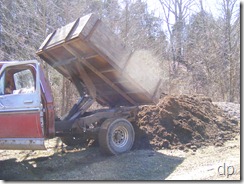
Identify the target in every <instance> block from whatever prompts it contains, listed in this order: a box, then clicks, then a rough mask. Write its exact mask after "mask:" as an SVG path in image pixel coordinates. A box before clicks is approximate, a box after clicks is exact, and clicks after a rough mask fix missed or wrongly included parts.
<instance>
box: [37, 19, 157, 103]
mask: <svg viewBox="0 0 244 184" xmlns="http://www.w3.org/2000/svg"><path fill="white" fill-rule="evenodd" d="M37 54H38V55H39V56H40V57H41V58H42V59H43V60H44V61H46V62H47V63H49V64H50V65H51V66H52V67H53V68H55V69H56V70H58V71H59V72H60V73H61V74H63V75H64V76H65V77H66V78H68V79H70V80H71V81H73V82H74V83H75V85H76V86H77V87H78V89H79V88H80V89H81V87H80V86H79V85H80V84H79V83H80V81H81V82H82V83H83V84H84V86H85V87H86V88H87V89H88V93H89V94H90V95H91V96H92V97H93V98H95V99H96V101H97V102H98V103H100V104H102V105H109V106H110V107H114V106H133V105H142V104H153V103H156V102H157V101H158V99H159V92H158V91H159V86H160V83H161V82H160V78H159V77H158V76H157V75H156V74H155V73H154V72H153V71H151V72H150V71H149V70H151V67H148V65H144V64H143V63H144V62H147V63H150V61H143V59H142V60H141V59H140V57H138V55H140V53H137V52H135V53H134V52H132V51H131V49H130V48H129V47H127V46H126V45H124V43H123V42H122V41H121V40H120V39H119V38H118V36H117V35H115V34H114V33H113V32H112V31H111V30H110V29H109V28H108V27H106V25H105V24H104V23H103V22H102V21H101V20H100V19H99V18H98V17H97V16H96V15H94V14H89V15H86V16H84V17H82V18H78V19H77V20H76V21H74V22H72V23H70V24H67V25H66V26H64V27H61V28H59V29H57V30H56V31H54V32H53V33H51V34H50V35H48V36H47V38H46V39H45V41H44V42H43V43H42V45H41V47H40V48H39V50H38V51H37ZM77 79H78V80H77ZM77 81H78V82H77Z"/></svg>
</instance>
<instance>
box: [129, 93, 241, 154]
mask: <svg viewBox="0 0 244 184" xmlns="http://www.w3.org/2000/svg"><path fill="white" fill-rule="evenodd" d="M134 125H135V127H134V128H135V132H136V140H135V144H134V148H135V149H148V148H152V149H156V150H157V149H175V148H177V149H182V150H187V149H193V150H194V149H195V150H196V149H197V148H199V147H201V146H207V145H215V146H222V145H223V143H224V142H225V141H226V140H229V139H231V138H232V137H233V136H234V135H236V133H237V132H239V130H240V128H239V126H238V121H236V120H234V119H230V118H227V117H226V116H225V114H224V113H223V111H222V110H221V109H220V108H218V107H217V106H216V105H214V104H213V103H212V101H211V99H210V98H207V97H204V96H187V95H181V96H170V95H168V96H165V97H163V98H161V99H160V100H159V103H158V104H157V105H148V106H141V107H140V108H139V112H138V114H137V117H136V122H135V124H134Z"/></svg>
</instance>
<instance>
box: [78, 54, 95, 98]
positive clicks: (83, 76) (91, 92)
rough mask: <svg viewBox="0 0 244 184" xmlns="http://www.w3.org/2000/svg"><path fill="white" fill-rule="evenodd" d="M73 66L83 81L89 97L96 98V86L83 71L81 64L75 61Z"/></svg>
mask: <svg viewBox="0 0 244 184" xmlns="http://www.w3.org/2000/svg"><path fill="white" fill-rule="evenodd" d="M78 60H79V59H78ZM75 66H76V69H77V70H78V72H79V75H80V78H81V79H82V80H83V81H84V83H85V85H86V87H87V89H88V92H89V95H91V97H92V98H93V99H96V95H97V94H96V87H95V85H94V84H93V82H92V80H91V79H90V77H89V76H88V75H87V72H86V71H85V69H84V67H83V66H82V65H81V64H79V63H78V62H75Z"/></svg>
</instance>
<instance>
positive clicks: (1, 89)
mask: <svg viewBox="0 0 244 184" xmlns="http://www.w3.org/2000/svg"><path fill="white" fill-rule="evenodd" d="M52 136H54V109H53V99H52V95H51V91H50V88H49V86H48V84H47V83H46V81H45V78H44V74H43V71H42V69H41V66H40V64H39V63H38V62H37V61H35V60H32V61H11V62H0V149H31V150H37V149H38V150H40V149H45V146H44V140H45V138H48V137H52Z"/></svg>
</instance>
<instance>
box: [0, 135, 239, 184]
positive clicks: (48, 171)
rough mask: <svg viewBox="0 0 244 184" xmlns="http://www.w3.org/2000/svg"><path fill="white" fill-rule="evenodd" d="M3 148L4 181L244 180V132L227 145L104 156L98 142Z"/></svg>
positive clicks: (51, 142) (0, 174)
mask: <svg viewBox="0 0 244 184" xmlns="http://www.w3.org/2000/svg"><path fill="white" fill-rule="evenodd" d="M57 142H59V141H58V139H52V140H49V141H48V146H49V148H48V150H47V151H7V150H1V151H0V168H1V170H0V179H1V180H7V181H12V180H240V136H239V135H237V136H236V137H235V138H233V139H232V140H230V141H227V142H225V143H224V145H223V146H220V147H216V146H207V147H201V148H199V149H198V150H197V151H195V152H194V151H192V150H189V152H185V151H182V150H169V149H165V150H158V151H154V150H133V151H131V152H129V153H125V154H122V155H119V156H109V157H107V156H104V155H101V154H100V152H99V150H98V147H90V148H87V149H71V150H66V149H64V151H62V150H61V147H56V143H57Z"/></svg>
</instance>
